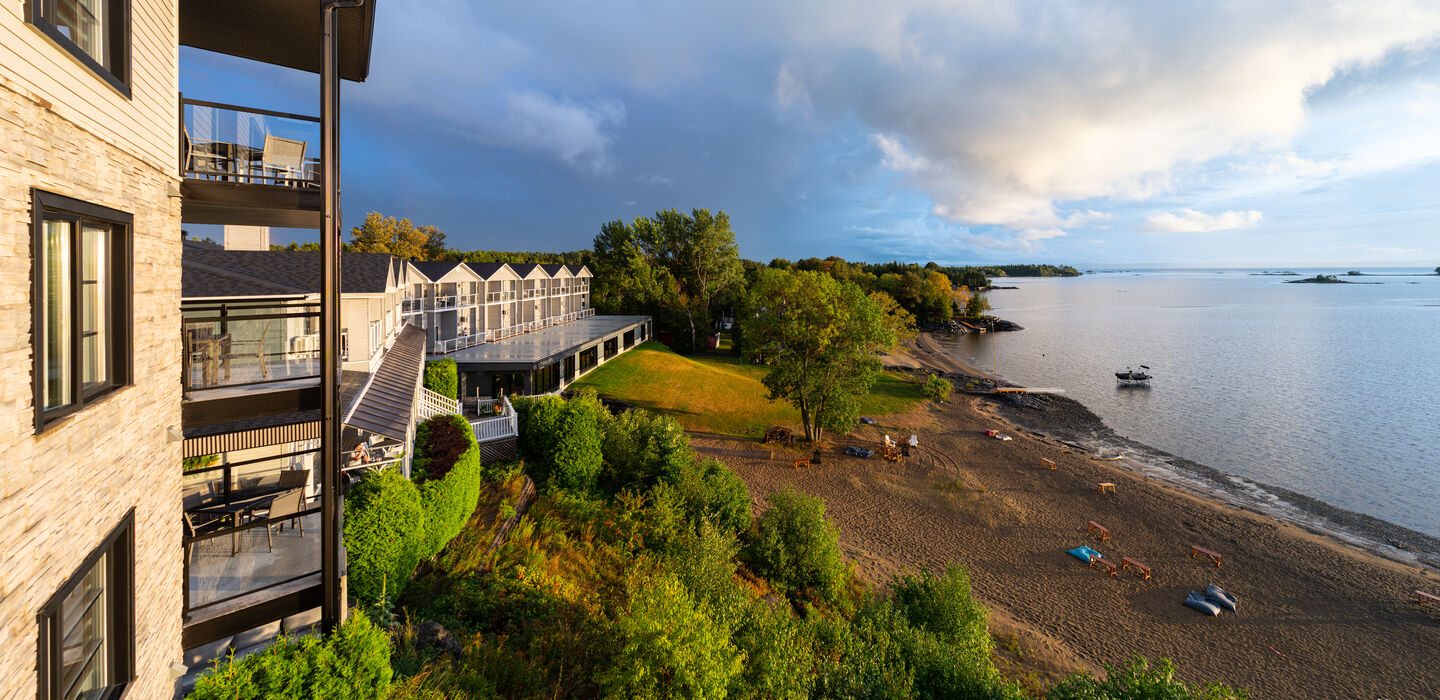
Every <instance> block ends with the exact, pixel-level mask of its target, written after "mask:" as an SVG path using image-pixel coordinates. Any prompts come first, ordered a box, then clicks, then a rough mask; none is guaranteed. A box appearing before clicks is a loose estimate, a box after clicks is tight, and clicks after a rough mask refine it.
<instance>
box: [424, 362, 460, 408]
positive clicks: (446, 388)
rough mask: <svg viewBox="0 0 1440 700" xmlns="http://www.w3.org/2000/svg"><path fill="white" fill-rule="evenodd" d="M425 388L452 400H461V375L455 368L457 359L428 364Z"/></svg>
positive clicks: (426, 364)
mask: <svg viewBox="0 0 1440 700" xmlns="http://www.w3.org/2000/svg"><path fill="white" fill-rule="evenodd" d="M425 388H426V389H429V390H430V391H433V392H435V393H437V394H441V395H443V396H448V397H450V398H452V399H459V398H460V373H459V369H458V368H457V367H456V366H455V359H454V358H451V357H447V358H445V359H443V360H435V361H434V362H426V363H425Z"/></svg>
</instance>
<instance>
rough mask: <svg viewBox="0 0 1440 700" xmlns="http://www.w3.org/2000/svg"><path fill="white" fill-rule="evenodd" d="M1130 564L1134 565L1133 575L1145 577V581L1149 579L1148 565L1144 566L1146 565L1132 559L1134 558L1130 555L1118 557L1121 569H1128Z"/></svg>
mask: <svg viewBox="0 0 1440 700" xmlns="http://www.w3.org/2000/svg"><path fill="white" fill-rule="evenodd" d="M1132 566H1133V567H1135V575H1136V576H1139V577H1140V578H1142V579H1145V580H1146V581H1149V580H1150V567H1148V566H1146V565H1144V564H1141V563H1140V562H1138V561H1136V560H1134V559H1131V558H1130V557H1122V558H1121V559H1120V569H1121V570H1122V571H1123V570H1125V569H1128V568H1130V567H1132Z"/></svg>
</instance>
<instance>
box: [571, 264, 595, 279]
mask: <svg viewBox="0 0 1440 700" xmlns="http://www.w3.org/2000/svg"><path fill="white" fill-rule="evenodd" d="M565 267H568V268H570V274H572V275H574V276H576V277H594V276H595V273H593V272H591V271H590V268H589V267H587V266H585V265H566V266H565Z"/></svg>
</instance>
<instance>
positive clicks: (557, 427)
mask: <svg viewBox="0 0 1440 700" xmlns="http://www.w3.org/2000/svg"><path fill="white" fill-rule="evenodd" d="M515 410H516V411H517V416H516V419H517V423H518V424H519V428H520V436H519V445H520V450H521V451H522V452H523V453H524V454H525V457H526V463H527V464H528V465H529V466H530V470H529V471H530V475H531V476H532V477H533V478H534V479H535V481H536V482H537V483H540V484H544V485H547V486H550V487H553V488H557V489H571V490H576V491H590V490H592V489H594V487H595V480H596V477H597V476H599V473H600V467H601V464H602V463H603V460H604V457H603V453H602V449H601V437H600V422H601V420H603V419H604V418H603V417H604V415H605V407H604V406H602V405H601V404H600V400H599V399H597V398H595V394H594V392H582V393H581V394H580V395H579V396H576V397H575V398H573V399H571V400H569V401H565V400H563V399H561V398H559V397H556V396H546V397H543V398H535V399H523V400H519V401H516V402H515Z"/></svg>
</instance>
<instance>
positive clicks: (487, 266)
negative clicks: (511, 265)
mask: <svg viewBox="0 0 1440 700" xmlns="http://www.w3.org/2000/svg"><path fill="white" fill-rule="evenodd" d="M465 267H468V268H470V271H471V272H474V273H475V274H477V275H479V276H480V279H482V280H488V279H490V278H491V277H494V276H495V273H497V272H499V271H500V270H502V269H504V268H505V267H506V265H505V263H498V262H482V263H476V262H467V263H465Z"/></svg>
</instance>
